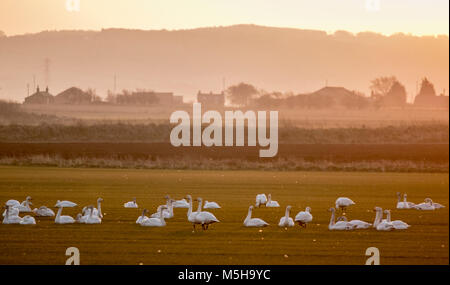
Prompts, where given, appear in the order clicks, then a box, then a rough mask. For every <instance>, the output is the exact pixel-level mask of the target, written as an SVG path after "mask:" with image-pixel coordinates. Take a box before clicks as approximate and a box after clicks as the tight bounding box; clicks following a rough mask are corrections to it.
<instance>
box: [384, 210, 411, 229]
mask: <svg viewBox="0 0 450 285" xmlns="http://www.w3.org/2000/svg"><path fill="white" fill-rule="evenodd" d="M384 213H385V214H386V219H387V222H388V223H389V224H391V225H392V226H393V227H394V229H396V230H406V229H408V228H409V227H410V225H408V224H407V223H405V222H403V221H400V220H395V221H391V210H384Z"/></svg>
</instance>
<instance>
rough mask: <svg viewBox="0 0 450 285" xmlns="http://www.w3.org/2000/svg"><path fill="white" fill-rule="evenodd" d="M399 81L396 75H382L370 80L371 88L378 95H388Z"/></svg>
mask: <svg viewBox="0 0 450 285" xmlns="http://www.w3.org/2000/svg"><path fill="white" fill-rule="evenodd" d="M396 81H397V78H396V77H395V76H381V77H378V78H375V79H374V80H372V81H370V90H371V91H372V94H374V95H376V96H386V95H387V94H388V92H389V90H391V87H392V85H393V84H394V82H396Z"/></svg>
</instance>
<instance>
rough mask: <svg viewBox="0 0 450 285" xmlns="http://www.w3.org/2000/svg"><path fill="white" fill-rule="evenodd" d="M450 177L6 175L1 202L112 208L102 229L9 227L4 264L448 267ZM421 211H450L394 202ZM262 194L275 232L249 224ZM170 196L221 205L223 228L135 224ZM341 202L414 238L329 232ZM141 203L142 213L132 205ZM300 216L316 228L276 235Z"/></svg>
mask: <svg viewBox="0 0 450 285" xmlns="http://www.w3.org/2000/svg"><path fill="white" fill-rule="evenodd" d="M448 187H449V176H448V173H443V174H437V173H435V174H433V173H408V174H406V173H361V172H301V171H296V172H290V171H286V172H278V171H192V170H143V169H98V168H97V169H87V168H84V169H77V168H50V167H9V166H0V201H2V203H4V202H5V201H6V200H8V199H12V198H14V199H19V200H23V199H24V198H25V197H26V196H27V195H31V196H32V197H33V203H34V206H36V207H38V206H40V205H47V206H53V205H54V203H55V201H56V200H58V199H61V200H62V199H67V200H71V201H74V202H76V203H78V204H79V205H80V206H79V207H76V208H67V209H64V212H63V213H64V214H66V215H71V216H75V215H76V214H77V213H78V212H80V211H81V208H82V206H85V205H89V204H93V203H94V202H95V200H96V198H97V197H102V198H103V199H104V204H103V207H102V208H103V211H104V213H105V217H104V219H103V222H102V224H100V225H79V224H74V225H55V224H54V223H53V220H52V219H51V218H40V219H38V223H37V225H35V226H20V225H0V253H1V254H0V264H64V262H65V260H66V258H67V257H66V256H65V251H66V248H68V247H72V246H75V247H78V248H79V250H80V258H81V264H141V263H142V264H364V262H365V260H366V258H367V257H366V256H365V250H366V248H368V247H372V246H374V247H377V248H379V250H380V255H381V264H448V262H449V255H448V254H449V251H448V246H449V236H448V234H449V233H448V223H449V212H448V205H449V204H448V203H449V192H448ZM397 191H400V192H407V193H408V199H409V200H411V201H413V202H420V201H423V199H424V198H426V197H431V198H433V200H434V201H436V202H440V203H442V204H444V205H446V206H447V207H446V208H444V209H440V210H436V211H430V212H420V211H416V210H396V209H395V203H396V198H395V193H396V192H397ZM257 193H272V196H273V198H274V199H275V200H278V201H279V203H280V204H281V206H282V207H281V208H273V209H271V208H259V209H256V210H255V211H254V216H256V217H260V218H263V219H265V220H266V221H267V222H269V223H270V224H271V225H270V226H269V227H267V228H264V229H263V230H262V231H259V230H258V229H252V228H245V227H243V225H242V221H243V219H244V218H245V216H246V214H247V209H248V206H249V205H250V204H252V203H253V202H254V198H255V195H256V194H257ZM166 194H170V195H171V196H172V197H173V198H176V199H180V198H182V197H184V196H185V195H186V194H191V195H193V197H203V198H204V199H206V200H210V201H211V200H212V201H216V202H218V203H220V204H221V205H222V209H218V210H213V211H214V214H216V216H217V217H218V218H219V220H220V221H221V223H219V224H215V225H213V226H212V227H211V228H210V229H209V230H208V231H201V230H199V231H196V232H193V231H192V227H191V225H190V224H189V223H188V222H187V221H186V210H185V209H175V217H174V218H173V219H170V220H168V221H167V223H168V224H167V226H166V227H165V228H144V227H141V226H138V225H136V224H135V220H136V218H137V217H138V216H139V215H140V212H141V210H142V209H143V208H144V207H146V208H148V209H150V210H151V211H150V212H153V211H154V210H155V209H156V207H157V206H158V205H160V204H162V203H164V200H163V197H164V195H166ZM338 196H348V197H351V198H352V199H353V200H354V201H355V202H356V205H354V206H352V207H350V208H349V210H348V213H347V216H348V217H349V218H350V219H361V220H365V221H372V220H373V217H374V213H373V212H372V209H373V207H374V206H380V207H383V208H389V209H392V215H393V219H399V220H403V221H405V222H407V223H409V224H410V225H411V228H410V229H408V230H406V231H394V232H378V231H375V230H373V229H369V230H360V231H353V232H330V231H328V228H327V225H328V223H329V212H327V209H328V208H329V207H331V206H333V203H334V200H335V199H336V198H337V197H338ZM132 197H136V198H137V201H138V203H139V206H140V209H125V208H123V203H124V202H126V201H129V200H131V198H132ZM288 204H290V205H292V207H293V213H292V214H291V216H292V215H294V214H295V213H297V212H298V211H300V210H303V209H304V208H305V207H306V206H310V207H311V208H312V214H313V216H314V220H313V222H312V223H311V224H309V225H308V227H307V228H306V229H303V228H300V227H298V226H296V227H294V228H289V229H287V230H286V229H284V228H279V227H277V226H276V224H277V222H278V220H279V218H280V217H281V216H283V214H284V207H285V206H286V205H288Z"/></svg>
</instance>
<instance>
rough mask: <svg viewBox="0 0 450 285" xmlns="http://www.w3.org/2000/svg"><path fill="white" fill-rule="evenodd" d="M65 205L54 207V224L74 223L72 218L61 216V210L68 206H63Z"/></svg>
mask: <svg viewBox="0 0 450 285" xmlns="http://www.w3.org/2000/svg"><path fill="white" fill-rule="evenodd" d="M64 204H65V203H60V204H59V205H58V203H57V205H58V206H56V207H57V208H59V209H58V212H57V214H56V218H55V224H73V223H75V219H74V218H72V217H71V216H61V213H62V210H63V208H65V207H69V206H64Z"/></svg>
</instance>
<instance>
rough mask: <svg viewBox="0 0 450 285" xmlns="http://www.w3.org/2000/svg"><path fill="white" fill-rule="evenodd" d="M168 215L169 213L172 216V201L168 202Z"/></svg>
mask: <svg viewBox="0 0 450 285" xmlns="http://www.w3.org/2000/svg"><path fill="white" fill-rule="evenodd" d="M169 213H170V214H171V215H173V202H172V200H171V201H169Z"/></svg>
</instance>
